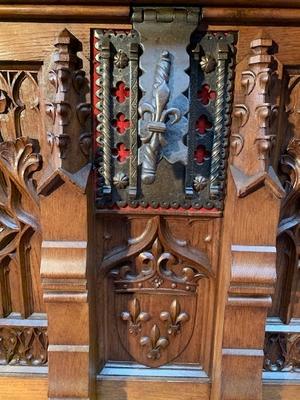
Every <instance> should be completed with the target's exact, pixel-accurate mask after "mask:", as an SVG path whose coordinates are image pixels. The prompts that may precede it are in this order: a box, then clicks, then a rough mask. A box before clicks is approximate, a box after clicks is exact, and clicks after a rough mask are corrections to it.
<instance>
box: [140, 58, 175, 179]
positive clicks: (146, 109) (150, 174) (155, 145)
mask: <svg viewBox="0 0 300 400" xmlns="http://www.w3.org/2000/svg"><path fill="white" fill-rule="evenodd" d="M170 67H171V59H170V54H169V52H168V51H163V52H162V54H161V56H160V60H159V63H158V65H157V69H156V74H155V78H154V84H153V101H152V104H150V103H143V104H142V105H141V106H140V107H139V113H140V115H141V118H142V119H144V117H145V114H149V115H150V121H149V122H148V123H147V124H146V129H145V130H144V131H143V132H141V133H140V136H141V141H142V143H143V144H144V145H145V148H144V154H143V161H142V175H141V178H142V181H143V183H145V184H148V185H149V184H151V183H153V182H154V180H155V174H156V168H157V164H158V160H159V157H160V148H161V146H164V145H165V138H164V133H165V132H166V122H167V119H168V117H170V116H173V117H174V118H173V119H172V121H171V124H172V125H173V124H175V123H176V122H178V121H179V120H180V119H181V112H180V110H179V109H178V108H168V109H166V106H167V103H168V101H169V98H170V89H169V87H168V80H169V74H170Z"/></svg>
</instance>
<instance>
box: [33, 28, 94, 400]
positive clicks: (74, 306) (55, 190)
mask: <svg viewBox="0 0 300 400" xmlns="http://www.w3.org/2000/svg"><path fill="white" fill-rule="evenodd" d="M81 50H82V45H81V43H80V41H79V40H78V39H77V38H76V37H75V36H74V35H73V34H72V33H71V32H70V31H68V30H67V29H64V30H63V31H61V32H60V33H59V34H58V36H57V39H56V40H55V42H54V52H53V55H52V65H53V66H52V68H50V70H49V84H50V86H51V87H52V88H53V89H54V91H53V92H52V94H53V97H52V101H48V102H47V103H46V105H45V106H46V107H45V108H46V110H45V111H46V116H45V117H46V129H47V133H45V134H46V135H47V141H48V146H49V148H48V149H50V153H48V154H49V157H48V161H49V163H48V165H47V168H46V169H44V171H43V176H42V177H41V181H40V185H39V187H38V191H39V193H40V194H41V225H42V230H43V242H42V261H41V277H42V287H43V295H44V301H45V303H46V305H47V314H48V321H49V329H48V333H49V347H48V360H49V375H48V376H49V392H48V398H49V399H56V398H67V397H70V396H71V397H73V398H89V396H90V393H91V385H90V378H89V371H90V363H91V358H92V351H91V350H90V348H91V346H90V325H89V306H88V293H87V274H88V262H87V259H88V254H89V252H88V249H87V247H88V245H87V235H88V215H89V214H88V202H87V195H86V193H89V182H90V181H89V173H90V169H91V164H90V163H89V148H90V144H91V135H90V131H89V128H88V125H89V119H90V118H89V116H90V106H89V104H88V103H87V101H86V96H87V94H88V91H89V85H88V81H87V79H86V77H85V71H83V70H81V67H82V61H81V59H80V58H79V57H78V56H77V52H79V51H81ZM47 93H51V91H50V89H49V92H47ZM50 210H51V211H50ZM75 216H76V217H75ZM75 226H77V228H75ZM54 227H55V228H54ZM66 307H67V310H68V311H67V312H66ZM63 315H64V317H63V318H62V316H63ZM75 316H76V320H77V321H78V323H74V318H75ZM62 360H63V361H62ZM70 371H72V379H71V381H72V384H71V386H72V388H71V387H70V384H67V385H66V382H69V379H70V378H69V377H70ZM69 383H70V382H69Z"/></svg>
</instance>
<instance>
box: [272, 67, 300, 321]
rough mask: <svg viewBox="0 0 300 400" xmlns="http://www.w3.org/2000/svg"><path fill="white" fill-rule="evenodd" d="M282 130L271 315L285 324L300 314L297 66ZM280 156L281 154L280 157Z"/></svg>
mask: <svg viewBox="0 0 300 400" xmlns="http://www.w3.org/2000/svg"><path fill="white" fill-rule="evenodd" d="M282 93H283V95H282V99H281V107H280V110H279V116H280V126H279V129H280V130H281V131H283V132H285V135H282V136H281V137H280V139H279V140H278V143H277V148H276V154H275V156H276V159H278V170H279V174H280V177H281V180H282V182H283V185H284V187H285V190H286V197H285V199H284V201H283V203H282V209H281V217H280V223H279V228H278V241H277V250H278V257H277V275H278V279H277V284H276V289H275V294H274V296H273V306H272V309H271V310H270V312H269V315H270V316H280V318H281V319H282V321H283V322H284V323H289V322H290V321H291V319H292V318H299V317H300V308H299V288H300V274H299V266H298V259H299V243H300V242H299V239H300V237H299V216H298V213H299V211H298V201H299V189H300V187H299V176H300V175H299V174H300V168H299V166H300V164H299V162H300V131H299V122H300V121H299V112H298V110H299V99H300V97H299V96H300V76H299V71H298V69H297V68H292V67H288V68H286V69H285V71H284V79H283V83H282ZM279 155H281V156H280V157H279Z"/></svg>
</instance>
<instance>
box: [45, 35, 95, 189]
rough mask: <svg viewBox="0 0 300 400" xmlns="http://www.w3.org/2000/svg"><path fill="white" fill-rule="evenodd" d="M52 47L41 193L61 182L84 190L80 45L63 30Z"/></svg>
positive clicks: (86, 151) (86, 135)
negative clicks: (46, 164) (47, 164)
mask: <svg viewBox="0 0 300 400" xmlns="http://www.w3.org/2000/svg"><path fill="white" fill-rule="evenodd" d="M54 46H55V48H56V50H55V52H54V53H53V68H52V69H51V70H50V71H49V85H50V88H52V92H53V98H52V101H49V102H48V103H46V114H47V118H48V119H47V142H48V145H49V151H50V156H49V159H50V167H49V169H48V170H46V171H45V175H44V177H43V180H42V183H41V184H40V187H39V192H40V193H41V194H48V193H50V192H51V191H52V190H54V189H55V188H56V187H58V186H60V185H61V184H63V183H64V182H70V183H72V184H74V185H75V186H76V187H78V189H79V190H81V191H84V190H85V186H86V183H87V179H88V176H89V172H90V168H91V165H90V164H89V158H90V151H91V142H92V135H91V127H90V114H91V106H90V104H89V103H87V102H86V95H87V93H88V91H89V85H88V81H87V79H86V76H85V72H84V71H83V70H82V60H81V59H80V58H79V57H78V56H77V53H78V52H79V51H81V50H82V45H81V43H80V41H79V40H78V39H77V38H76V37H75V36H74V35H73V34H72V33H70V32H69V31H68V30H67V29H64V30H63V31H62V32H60V34H59V35H58V37H57V39H56V41H55V43H54ZM49 91H50V92H51V90H50V89H49Z"/></svg>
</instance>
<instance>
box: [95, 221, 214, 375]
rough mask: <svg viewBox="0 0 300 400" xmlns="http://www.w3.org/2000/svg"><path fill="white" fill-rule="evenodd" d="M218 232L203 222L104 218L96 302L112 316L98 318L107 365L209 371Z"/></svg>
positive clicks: (99, 311) (212, 225) (212, 224)
mask: <svg viewBox="0 0 300 400" xmlns="http://www.w3.org/2000/svg"><path fill="white" fill-rule="evenodd" d="M218 226H219V224H218V220H215V221H214V220H211V221H209V220H206V221H203V220H202V221H201V220H198V219H197V218H190V219H187V220H185V219H182V218H178V217H173V218H172V217H168V218H164V217H159V216H157V217H155V216H152V217H149V218H145V217H142V216H141V217H129V218H128V217H125V216H124V217H120V218H117V217H115V216H114V217H109V216H107V217H106V218H104V220H103V239H104V249H103V251H104V258H103V261H102V263H101V265H100V267H99V278H98V281H99V285H100V287H101V289H100V288H99V298H98V302H99V304H105V306H104V307H107V314H106V313H103V311H102V310H101V309H99V310H98V315H99V318H100V321H99V332H100V334H99V341H100V343H101V345H103V343H104V345H105V346H106V352H107V359H109V360H115V361H133V360H135V361H136V362H138V363H140V364H144V365H147V366H151V367H158V366H161V365H165V364H168V363H170V362H173V363H174V362H175V363H194V364H195V365H198V366H199V367H200V366H202V367H204V368H205V370H206V371H207V372H208V370H209V364H210V361H209V348H210V346H209V345H208V343H210V339H209V338H211V334H212V331H211V329H212V325H211V324H212V315H213V314H212V313H213V307H214V301H213V293H214V282H215V271H216V263H217V258H218V255H217V252H216V251H215V250H216V248H215V246H213V245H212V241H213V238H215V239H216V238H217V237H218V233H217V229H218ZM114 227H118V234H116V229H115V228H114ZM187 232H189V234H188V236H187ZM103 295H105V296H107V297H106V299H103ZM101 299H102V300H101ZM102 301H103V302H102ZM101 308H102V307H101ZM105 314H106V316H105ZM103 323H106V324H107V330H106V333H105V334H104V333H103ZM102 334H104V337H103V336H102ZM199 335H200V336H201V337H202V338H203V341H199ZM102 338H103V339H102ZM204 338H205V339H204ZM207 340H208V341H209V342H207ZM100 343H99V344H100ZM105 343H106V344H105Z"/></svg>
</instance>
